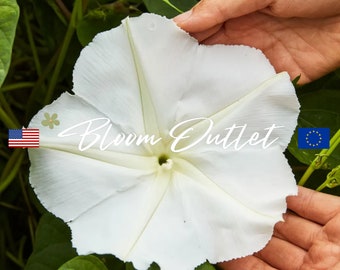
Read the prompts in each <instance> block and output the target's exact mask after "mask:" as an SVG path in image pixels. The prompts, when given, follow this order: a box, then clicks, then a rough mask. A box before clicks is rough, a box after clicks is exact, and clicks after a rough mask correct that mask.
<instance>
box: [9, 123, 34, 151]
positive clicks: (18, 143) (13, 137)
mask: <svg viewBox="0 0 340 270" xmlns="http://www.w3.org/2000/svg"><path fill="white" fill-rule="evenodd" d="M8 147H11V148H38V147H39V129H38V128H23V129H9V130H8Z"/></svg>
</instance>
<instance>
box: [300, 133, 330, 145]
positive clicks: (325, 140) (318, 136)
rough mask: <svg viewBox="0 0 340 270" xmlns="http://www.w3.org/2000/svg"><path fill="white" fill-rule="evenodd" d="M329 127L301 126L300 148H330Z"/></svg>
mask: <svg viewBox="0 0 340 270" xmlns="http://www.w3.org/2000/svg"><path fill="white" fill-rule="evenodd" d="M329 140H330V129H329V128H299V129H298V148H300V149H327V148H329Z"/></svg>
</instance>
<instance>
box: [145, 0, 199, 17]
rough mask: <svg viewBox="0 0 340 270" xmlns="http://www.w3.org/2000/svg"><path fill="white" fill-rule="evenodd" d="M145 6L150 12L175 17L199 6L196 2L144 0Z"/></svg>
mask: <svg viewBox="0 0 340 270" xmlns="http://www.w3.org/2000/svg"><path fill="white" fill-rule="evenodd" d="M144 4H145V6H146V8H147V9H148V11H149V12H152V13H156V14H159V15H163V16H166V17H168V18H172V17H175V16H176V15H178V14H180V13H181V12H184V11H187V10H189V9H190V8H192V7H193V6H194V5H196V4H197V1H196V0H144Z"/></svg>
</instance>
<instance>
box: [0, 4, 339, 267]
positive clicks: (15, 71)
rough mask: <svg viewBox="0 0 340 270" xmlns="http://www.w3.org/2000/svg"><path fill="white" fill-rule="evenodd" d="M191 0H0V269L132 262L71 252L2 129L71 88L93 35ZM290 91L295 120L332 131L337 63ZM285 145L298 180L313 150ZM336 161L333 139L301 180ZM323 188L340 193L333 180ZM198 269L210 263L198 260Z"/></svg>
mask: <svg viewBox="0 0 340 270" xmlns="http://www.w3.org/2000/svg"><path fill="white" fill-rule="evenodd" d="M196 2H197V1H196V0H173V1H171V3H170V2H168V1H163V0H144V1H143V0H116V1H114V0H75V1H66V0H18V6H17V4H16V2H15V0H0V86H1V88H0V138H1V140H0V269H4V270H16V269H27V270H56V269H60V270H66V269H83V270H87V269H91V270H106V269H110V270H112V269H117V270H123V269H126V270H132V269H134V268H133V266H132V264H130V263H127V264H124V263H123V262H121V261H119V260H118V259H116V258H115V257H114V256H112V255H93V256H92V255H90V256H77V253H76V251H75V250H74V249H73V248H72V246H71V242H70V237H71V236H70V231H69V229H68V227H67V226H66V225H65V224H64V223H63V222H62V221H61V220H60V219H57V218H56V217H54V216H53V215H51V214H49V213H47V212H46V210H45V209H44V208H43V207H42V206H41V205H40V203H39V201H38V200H37V198H36V197H35V195H34V193H33V191H32V189H31V187H30V185H29V183H28V171H29V160H28V157H27V153H26V151H25V150H22V149H16V150H13V149H9V148H8V147H7V133H8V129H9V128H21V127H22V126H27V124H28V123H29V120H30V119H31V117H32V116H33V115H34V114H35V113H36V112H37V111H38V110H39V109H41V108H42V107H43V106H44V105H46V104H48V103H50V102H51V101H52V100H53V99H54V98H56V97H58V96H59V95H60V93H61V92H64V91H70V89H72V70H73V66H74V63H75V61H76V59H77V58H78V56H79V53H80V50H81V49H82V48H83V46H85V45H86V44H87V43H88V42H90V41H91V40H92V38H93V37H94V35H95V34H97V33H98V32H101V31H104V30H108V29H110V28H112V27H115V26H118V25H119V24H120V21H121V19H123V18H125V17H126V16H138V15H140V14H141V13H142V12H147V11H150V12H154V13H158V14H161V15H165V16H167V17H169V18H170V17H173V16H175V15H177V14H178V13H179V11H185V10H188V9H189V8H190V7H192V6H193V5H194V4H195V3H196ZM172 5H173V6H172ZM19 7H20V8H19ZM19 10H20V16H19ZM13 41H14V44H13ZM11 52H12V57H11V58H10V56H11ZM6 75H7V76H6ZM5 78H6V79H5ZM4 80H5V81H4ZM296 90H297V94H298V96H299V99H300V102H301V105H302V107H301V114H300V117H299V121H298V123H299V126H300V127H330V128H331V134H332V136H333V135H334V134H335V133H336V132H337V130H339V127H340V69H339V70H335V71H334V72H332V73H330V74H328V75H327V76H325V77H323V78H321V79H320V80H318V81H315V82H313V83H311V84H309V85H305V86H302V87H300V86H296ZM288 150H289V151H286V156H287V158H288V160H289V163H290V164H291V167H292V170H293V172H294V174H295V176H296V179H297V181H298V180H299V179H300V178H301V176H302V174H303V173H304V172H305V171H306V169H307V168H308V166H309V165H310V164H311V162H312V161H313V160H314V159H315V157H316V156H315V155H316V154H318V152H317V151H312V150H309V151H307V150H301V149H298V148H297V135H296V134H295V135H294V136H293V138H292V141H291V143H290V145H289V148H288ZM339 164H340V147H339V146H338V147H337V148H336V149H335V151H334V152H333V153H332V155H331V156H330V157H328V158H327V160H326V162H325V163H324V164H323V166H322V168H321V169H320V170H316V171H315V172H314V173H313V174H312V175H311V176H310V177H309V179H308V182H307V183H306V186H308V187H310V188H313V189H316V188H317V187H318V186H320V185H321V184H322V183H323V182H324V181H325V180H326V178H327V174H328V173H329V172H330V171H331V170H332V169H334V168H336V166H338V165H339ZM339 174H340V173H337V174H336V175H337V176H336V178H335V179H336V181H338V182H337V183H338V184H340V176H338V175H339ZM334 186H336V185H334ZM323 191H324V192H328V193H332V194H335V195H338V196H339V195H340V187H339V186H338V187H334V188H333V189H330V188H326V189H324V190H323ZM150 269H153V270H156V269H159V267H158V266H157V265H156V264H153V265H151V267H150ZM199 269H200V270H212V269H215V267H214V266H211V265H210V264H209V263H205V264H203V265H202V266H200V267H199Z"/></svg>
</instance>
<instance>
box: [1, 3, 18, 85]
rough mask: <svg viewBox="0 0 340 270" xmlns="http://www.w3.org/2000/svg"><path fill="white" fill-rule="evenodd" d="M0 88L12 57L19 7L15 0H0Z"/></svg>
mask: <svg viewBox="0 0 340 270" xmlns="http://www.w3.org/2000/svg"><path fill="white" fill-rule="evenodd" d="M0 14H1V15H0V87H1V85H2V83H3V82H4V80H5V77H6V75H7V72H8V69H9V66H10V62H11V55H12V46H13V41H14V37H15V29H16V27H17V23H18V19H19V7H18V5H17V2H16V1H15V0H0Z"/></svg>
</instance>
